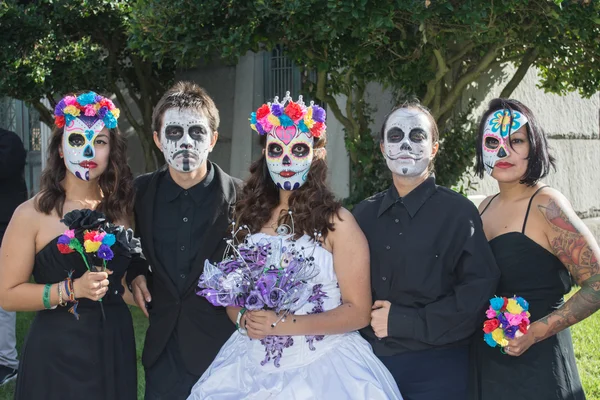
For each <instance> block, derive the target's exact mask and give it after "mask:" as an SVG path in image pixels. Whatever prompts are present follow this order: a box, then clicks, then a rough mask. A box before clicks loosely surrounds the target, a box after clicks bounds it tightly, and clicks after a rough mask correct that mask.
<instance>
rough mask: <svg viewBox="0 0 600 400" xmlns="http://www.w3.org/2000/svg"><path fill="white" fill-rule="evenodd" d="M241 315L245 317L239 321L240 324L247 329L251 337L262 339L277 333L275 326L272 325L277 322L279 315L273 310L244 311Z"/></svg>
mask: <svg viewBox="0 0 600 400" xmlns="http://www.w3.org/2000/svg"><path fill="white" fill-rule="evenodd" d="M243 317H246V318H245V319H242V320H241V321H240V326H241V327H242V328H246V329H247V330H248V336H249V337H250V338H251V339H264V338H265V337H267V336H269V335H277V331H276V328H273V326H272V325H273V324H274V323H275V322H277V320H278V319H279V316H277V314H275V312H274V311H265V310H259V311H246V313H245V314H244V315H243ZM244 325H245V326H244Z"/></svg>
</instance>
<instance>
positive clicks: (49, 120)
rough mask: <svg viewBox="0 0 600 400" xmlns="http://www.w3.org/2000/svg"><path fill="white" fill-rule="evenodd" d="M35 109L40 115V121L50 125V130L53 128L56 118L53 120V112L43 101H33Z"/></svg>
mask: <svg viewBox="0 0 600 400" xmlns="http://www.w3.org/2000/svg"><path fill="white" fill-rule="evenodd" d="M30 104H31V105H32V106H33V108H35V109H36V110H37V112H38V113H39V114H40V121H42V122H43V123H44V124H46V125H48V126H49V127H50V128H52V125H54V118H53V114H52V111H50V110H49V109H48V108H47V107H46V106H45V105H44V104H43V103H42V102H41V101H39V100H38V101H32V102H31V103H30Z"/></svg>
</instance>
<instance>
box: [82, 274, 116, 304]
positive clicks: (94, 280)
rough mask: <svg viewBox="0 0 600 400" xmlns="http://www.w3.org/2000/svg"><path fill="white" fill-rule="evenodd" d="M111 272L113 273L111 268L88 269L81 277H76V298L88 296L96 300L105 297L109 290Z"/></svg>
mask: <svg viewBox="0 0 600 400" xmlns="http://www.w3.org/2000/svg"><path fill="white" fill-rule="evenodd" d="M110 274H112V271H110V270H107V271H106V272H91V271H87V272H86V273H85V274H83V276H82V277H81V278H78V279H75V280H74V281H73V290H74V291H75V298H78V299H80V298H86V299H90V300H94V301H98V300H100V299H101V298H103V297H104V295H105V294H106V292H107V291H108V285H109V281H108V275H110Z"/></svg>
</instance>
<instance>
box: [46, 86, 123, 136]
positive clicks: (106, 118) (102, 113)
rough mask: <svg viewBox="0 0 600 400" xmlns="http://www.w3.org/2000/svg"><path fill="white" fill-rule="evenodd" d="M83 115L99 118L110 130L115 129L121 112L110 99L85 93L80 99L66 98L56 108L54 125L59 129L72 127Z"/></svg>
mask: <svg viewBox="0 0 600 400" xmlns="http://www.w3.org/2000/svg"><path fill="white" fill-rule="evenodd" d="M82 115H85V116H87V117H98V118H99V119H102V120H103V122H104V125H105V126H107V127H108V128H115V127H116V126H117V119H118V118H119V116H120V110H119V109H118V108H116V107H115V105H114V103H113V102H112V101H111V100H110V99H107V98H105V97H102V96H100V95H98V94H96V93H94V92H88V93H84V94H82V95H80V96H78V97H74V96H66V97H64V98H63V99H61V100H60V101H59V102H58V103H57V104H56V107H54V124H55V125H56V126H57V127H58V128H62V127H64V126H65V125H66V126H70V125H71V123H72V122H73V120H74V119H75V118H78V117H80V116H82Z"/></svg>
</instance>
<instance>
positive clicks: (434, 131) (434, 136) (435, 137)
mask: <svg viewBox="0 0 600 400" xmlns="http://www.w3.org/2000/svg"><path fill="white" fill-rule="evenodd" d="M410 108H414V109H416V110H418V111H420V112H422V113H423V114H425V115H426V116H427V118H429V121H431V140H432V143H434V144H435V143H437V142H439V140H440V131H439V129H438V126H437V122H435V118H433V115H432V114H431V111H429V108H427V107H425V106H424V105H422V104H421V103H419V102H418V101H414V100H411V101H405V102H404V103H402V104H400V105H397V106H396V107H394V108H393V109H392V111H390V112H389V113H388V115H386V116H385V118H384V120H383V124H382V125H381V130H380V131H379V142H380V143H383V141H384V139H385V126H386V125H387V123H388V120H389V119H390V117H391V116H392V114H393V113H395V112H396V111H398V110H401V109H410ZM434 166H435V163H434V160H433V159H431V161H430V162H429V167H428V169H429V173H432V172H433V171H434V169H435V168H434Z"/></svg>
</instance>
